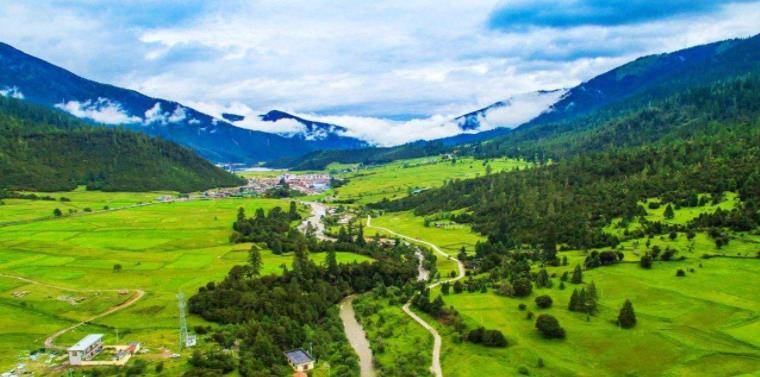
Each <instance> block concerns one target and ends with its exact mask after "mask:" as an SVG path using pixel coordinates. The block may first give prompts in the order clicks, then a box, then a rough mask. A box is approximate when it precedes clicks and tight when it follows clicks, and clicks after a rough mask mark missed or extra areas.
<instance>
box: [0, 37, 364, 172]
mask: <svg viewBox="0 0 760 377" xmlns="http://www.w3.org/2000/svg"><path fill="white" fill-rule="evenodd" d="M0 94H2V95H3V96H9V97H14V98H18V99H23V100H26V101H30V102H32V103H36V104H40V105H44V106H48V107H53V108H58V109H60V110H63V111H66V112H68V113H70V114H72V115H74V116H77V117H79V118H81V119H85V120H88V121H90V122H92V123H95V124H102V125H110V126H117V125H118V126H120V127H125V128H128V129H132V130H135V131H139V132H143V133H146V134H148V135H151V136H160V137H162V138H164V139H167V140H172V141H175V142H177V143H180V144H182V145H185V146H188V147H190V148H192V149H194V150H195V151H197V152H198V153H199V154H200V155H201V156H203V157H204V158H206V159H208V160H211V161H214V162H237V163H245V164H255V163H258V162H262V161H270V160H274V159H277V158H282V157H293V156H299V155H302V154H305V153H308V152H311V151H315V150H325V149H341V148H356V147H366V146H368V144H367V143H366V142H364V141H361V140H358V139H355V138H351V137H348V136H344V135H342V133H343V132H342V131H344V130H342V128H341V127H338V126H334V125H328V124H325V123H320V122H311V121H308V120H305V119H302V118H298V117H294V116H290V115H289V114H286V113H282V112H270V113H268V114H265V115H264V117H265V118H266V119H264V120H266V121H273V122H276V121H278V120H282V119H286V118H287V119H290V120H295V121H298V122H301V123H303V124H304V126H305V128H306V131H307V132H304V133H299V134H276V133H267V132H261V131H255V130H249V129H244V128H241V127H236V126H234V125H233V124H231V122H234V121H236V120H237V119H239V117H235V116H234V114H231V115H232V116H229V115H230V114H228V116H227V117H225V118H226V120H225V119H217V118H214V117H212V116H210V115H208V114H205V113H202V112H200V111H197V110H195V109H193V108H191V107H189V106H184V105H182V104H180V103H177V102H174V101H169V100H165V99H160V98H153V97H149V96H146V95H144V94H141V93H139V92H137V91H134V90H129V89H124V88H120V87H116V86H113V85H108V84H102V83H98V82H95V81H91V80H88V79H85V78H82V77H80V76H77V75H76V74H74V73H72V72H69V71H67V70H65V69H63V68H61V67H58V66H55V65H53V64H50V63H48V62H46V61H44V60H42V59H39V58H36V57H34V56H31V55H29V54H26V53H24V52H22V51H19V50H17V49H15V48H13V47H11V46H9V45H7V44H3V43H0Z"/></svg>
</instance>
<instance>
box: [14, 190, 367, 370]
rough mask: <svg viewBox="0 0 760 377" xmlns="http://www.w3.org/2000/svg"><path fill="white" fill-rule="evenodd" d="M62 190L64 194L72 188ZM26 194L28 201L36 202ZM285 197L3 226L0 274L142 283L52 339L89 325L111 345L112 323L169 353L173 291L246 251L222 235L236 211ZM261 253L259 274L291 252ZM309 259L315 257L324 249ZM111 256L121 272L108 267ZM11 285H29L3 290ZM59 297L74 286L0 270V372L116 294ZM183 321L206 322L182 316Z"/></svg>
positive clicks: (124, 335) (67, 338)
mask: <svg viewBox="0 0 760 377" xmlns="http://www.w3.org/2000/svg"><path fill="white" fill-rule="evenodd" d="M90 194H93V195H94V196H93V197H95V196H98V195H102V193H90ZM65 196H67V197H70V198H71V199H72V202H74V197H75V195H74V194H73V193H72V194H69V193H66V194H65ZM106 196H107V195H104V196H103V198H105V197H106ZM147 197H150V198H152V197H153V196H152V195H151V194H148V196H146V194H135V196H134V197H133V198H131V199H129V196H128V195H126V194H124V198H123V199H120V200H122V201H128V200H132V201H133V202H135V203H136V202H139V201H142V200H144V199H145V198H147ZM26 202H28V203H26V204H28V205H30V206H32V207H34V206H35V205H36V204H37V203H38V201H26ZM19 205H22V204H19ZM287 205H288V202H287V201H282V200H275V199H223V200H198V201H188V202H175V203H161V204H155V205H150V206H144V207H134V208H129V209H125V210H120V211H112V212H102V213H92V214H83V215H80V216H71V217H64V218H58V219H47V220H45V219H43V220H38V221H33V222H26V223H22V224H17V225H6V226H2V227H0V274H5V275H11V276H18V277H24V278H28V279H32V280H35V281H40V282H43V283H45V284H50V285H54V286H59V287H62V288H72V289H91V290H104V289H142V290H144V291H145V292H146V294H145V296H144V297H143V298H142V299H141V300H140V301H138V302H137V303H135V304H134V305H132V306H131V307H129V308H128V309H125V310H123V311H120V312H117V313H114V314H112V315H109V316H107V317H104V318H102V319H99V320H96V321H93V322H92V323H90V324H88V325H87V326H83V327H81V328H79V329H77V330H75V331H72V332H70V333H67V334H64V335H63V336H61V337H60V338H58V339H57V340H56V343H57V344H60V345H67V344H71V343H73V342H75V341H76V340H78V339H79V338H81V337H82V336H83V335H84V334H86V333H90V332H101V333H104V334H106V342H107V343H112V342H115V340H116V339H115V336H116V331H117V329H118V332H119V335H120V339H119V340H120V342H128V341H140V342H142V343H143V344H144V345H145V346H146V347H147V348H149V349H152V350H158V349H159V348H160V347H167V348H169V349H171V350H172V352H174V351H175V350H176V348H177V347H176V343H177V334H178V326H179V323H178V311H177V299H176V297H175V295H176V294H177V293H178V292H183V293H184V294H185V297H189V296H191V295H192V294H193V293H194V292H195V291H196V290H197V289H198V287H200V286H203V285H205V284H206V283H208V282H209V281H213V280H220V279H222V278H223V277H224V276H225V275H226V273H227V272H228V271H229V269H230V268H231V267H232V266H234V265H236V264H241V263H244V262H245V260H246V258H247V255H248V250H249V249H250V247H251V245H250V244H230V243H229V241H228V237H229V235H230V232H231V226H232V222H233V221H234V219H235V216H236V213H237V209H238V208H239V207H243V208H245V209H246V212H247V213H248V214H249V215H252V214H253V213H254V211H255V210H256V208H265V209H269V208H273V207H275V206H281V207H283V208H286V207H287ZM262 254H263V257H264V266H263V273H278V272H280V271H281V267H280V266H281V265H283V264H284V265H287V266H288V267H290V264H291V260H292V256H291V255H274V254H272V253H271V252H270V251H268V250H265V251H263V253H262ZM311 257H312V258H313V259H314V260H315V261H317V262H318V263H322V262H323V261H324V258H325V255H324V254H312V255H311ZM354 260H358V261H363V260H367V258H366V257H364V256H360V255H355V254H351V253H338V261H339V262H349V261H354ZM116 264H119V265H121V266H122V268H121V271H119V272H115V271H114V265H116ZM19 290H27V291H30V293H29V294H28V295H27V296H24V297H22V298H16V297H14V296H12V293H13V292H15V291H19ZM65 295H72V296H76V295H77V294H76V293H66V292H61V291H60V290H57V289H51V288H46V287H42V286H40V285H35V284H29V283H23V282H20V281H18V280H14V279H11V278H2V277H0V297H2V299H0V314H2V315H0V318H2V319H0V370H3V369H6V368H8V367H9V366H11V365H13V364H14V363H16V362H18V361H19V359H18V356H19V354H22V355H27V354H28V352H29V351H30V350H33V349H37V348H39V347H41V346H42V340H43V339H44V337H45V336H47V335H49V334H51V333H53V332H55V331H56V330H58V329H61V328H64V327H67V326H70V325H72V324H74V323H76V322H79V321H81V320H83V319H86V318H89V317H90V316H91V315H94V314H95V313H98V312H102V311H103V310H105V309H106V308H108V307H111V306H113V305H115V304H116V303H117V301H118V300H124V299H126V298H125V297H123V296H120V295H117V294H100V295H96V294H87V295H86V296H87V297H86V300H83V301H81V302H79V303H76V304H72V303H70V302H68V301H66V300H65V298H64V297H61V296H65ZM189 324H190V326H191V327H192V326H194V325H198V324H206V323H205V322H204V321H203V320H202V319H200V318H197V317H194V316H190V317H189ZM178 365H184V363H180V364H178Z"/></svg>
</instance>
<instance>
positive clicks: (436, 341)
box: [367, 216, 464, 377]
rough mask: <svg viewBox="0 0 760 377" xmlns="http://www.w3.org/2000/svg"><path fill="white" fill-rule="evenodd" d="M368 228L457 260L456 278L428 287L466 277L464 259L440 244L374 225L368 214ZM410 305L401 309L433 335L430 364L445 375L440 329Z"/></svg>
mask: <svg viewBox="0 0 760 377" xmlns="http://www.w3.org/2000/svg"><path fill="white" fill-rule="evenodd" d="M367 228H374V229H379V230H382V231H384V232H387V233H389V234H392V235H394V236H397V237H401V238H403V239H405V240H407V241H411V242H414V243H418V244H421V245H425V246H428V247H430V248H431V249H433V251H435V252H436V253H437V254H439V255H441V256H443V257H444V258H446V259H454V260H456V262H457V268H458V270H459V273H458V274H457V276H456V277H454V278H451V279H446V280H440V281H438V282H436V283H432V284H429V285H428V288H434V287H436V286H438V285H439V284H442V283H444V282H447V281H448V282H454V281H457V280H459V279H462V278H463V277H464V264H463V263H462V261H460V260H459V259H456V258H454V257H452V256H451V255H449V254H448V253H446V252H444V251H443V250H441V249H440V248H439V247H438V246H436V245H434V244H432V243H430V242H427V241H424V240H421V239H418V238H414V237H409V236H406V235H403V234H400V233H396V232H394V231H392V230H390V229H388V228H384V227H380V226H374V225H372V217H371V216H367ZM420 262H422V261H420ZM422 271H424V269H420V276H419V277H420V278H422V277H425V278H427V275H422ZM410 307H411V300H410V301H409V302H407V303H406V304H404V306H403V307H402V308H401V309H402V310H403V311H404V313H406V314H407V315H408V316H409V317H411V318H412V319H413V320H415V321H416V322H417V323H419V324H420V326H422V327H424V328H425V330H427V331H428V332H429V333H430V334H431V335H433V358H432V360H433V361H432V365H431V366H430V371H431V372H433V374H434V375H435V376H436V377H443V370H441V343H442V341H441V336H440V335H439V334H438V331H437V330H436V329H435V328H433V326H431V325H430V324H429V323H427V322H425V320H424V319H422V318H420V317H419V316H418V315H417V314H415V313H414V312H413V311H412V310H411V308H410Z"/></svg>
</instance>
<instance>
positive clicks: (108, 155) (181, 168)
mask: <svg viewBox="0 0 760 377" xmlns="http://www.w3.org/2000/svg"><path fill="white" fill-rule="evenodd" d="M239 184H242V179H240V178H238V177H236V176H234V175H231V174H229V173H227V172H225V171H223V170H221V169H219V168H217V167H215V166H213V165H211V164H210V163H209V162H207V161H206V160H204V159H202V158H200V157H198V156H197V155H196V154H195V153H194V152H193V151H191V150H189V149H187V148H185V147H181V146H179V145H177V144H174V143H172V142H168V141H164V140H160V139H157V138H153V137H150V136H147V135H144V134H139V133H135V132H130V131H125V130H121V129H113V128H106V127H93V126H90V125H88V124H85V123H83V122H81V121H79V120H78V119H76V118H74V117H72V116H69V115H67V114H64V113H62V112H60V111H55V110H50V109H47V108H44V107H42V106H38V105H33V104H28V103H25V102H24V101H21V100H17V99H13V98H5V97H0V189H10V190H35V191H56V190H71V189H74V188H76V186H77V185H87V187H88V188H90V189H97V190H105V191H119V190H123V191H150V190H177V191H183V192H189V191H196V190H203V189H207V188H211V187H218V186H234V185H239Z"/></svg>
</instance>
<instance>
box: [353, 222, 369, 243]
mask: <svg viewBox="0 0 760 377" xmlns="http://www.w3.org/2000/svg"><path fill="white" fill-rule="evenodd" d="M356 244H357V245H359V246H364V245H366V244H367V241H366V240H365V239H364V225H362V224H359V232H358V233H357V234H356Z"/></svg>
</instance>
